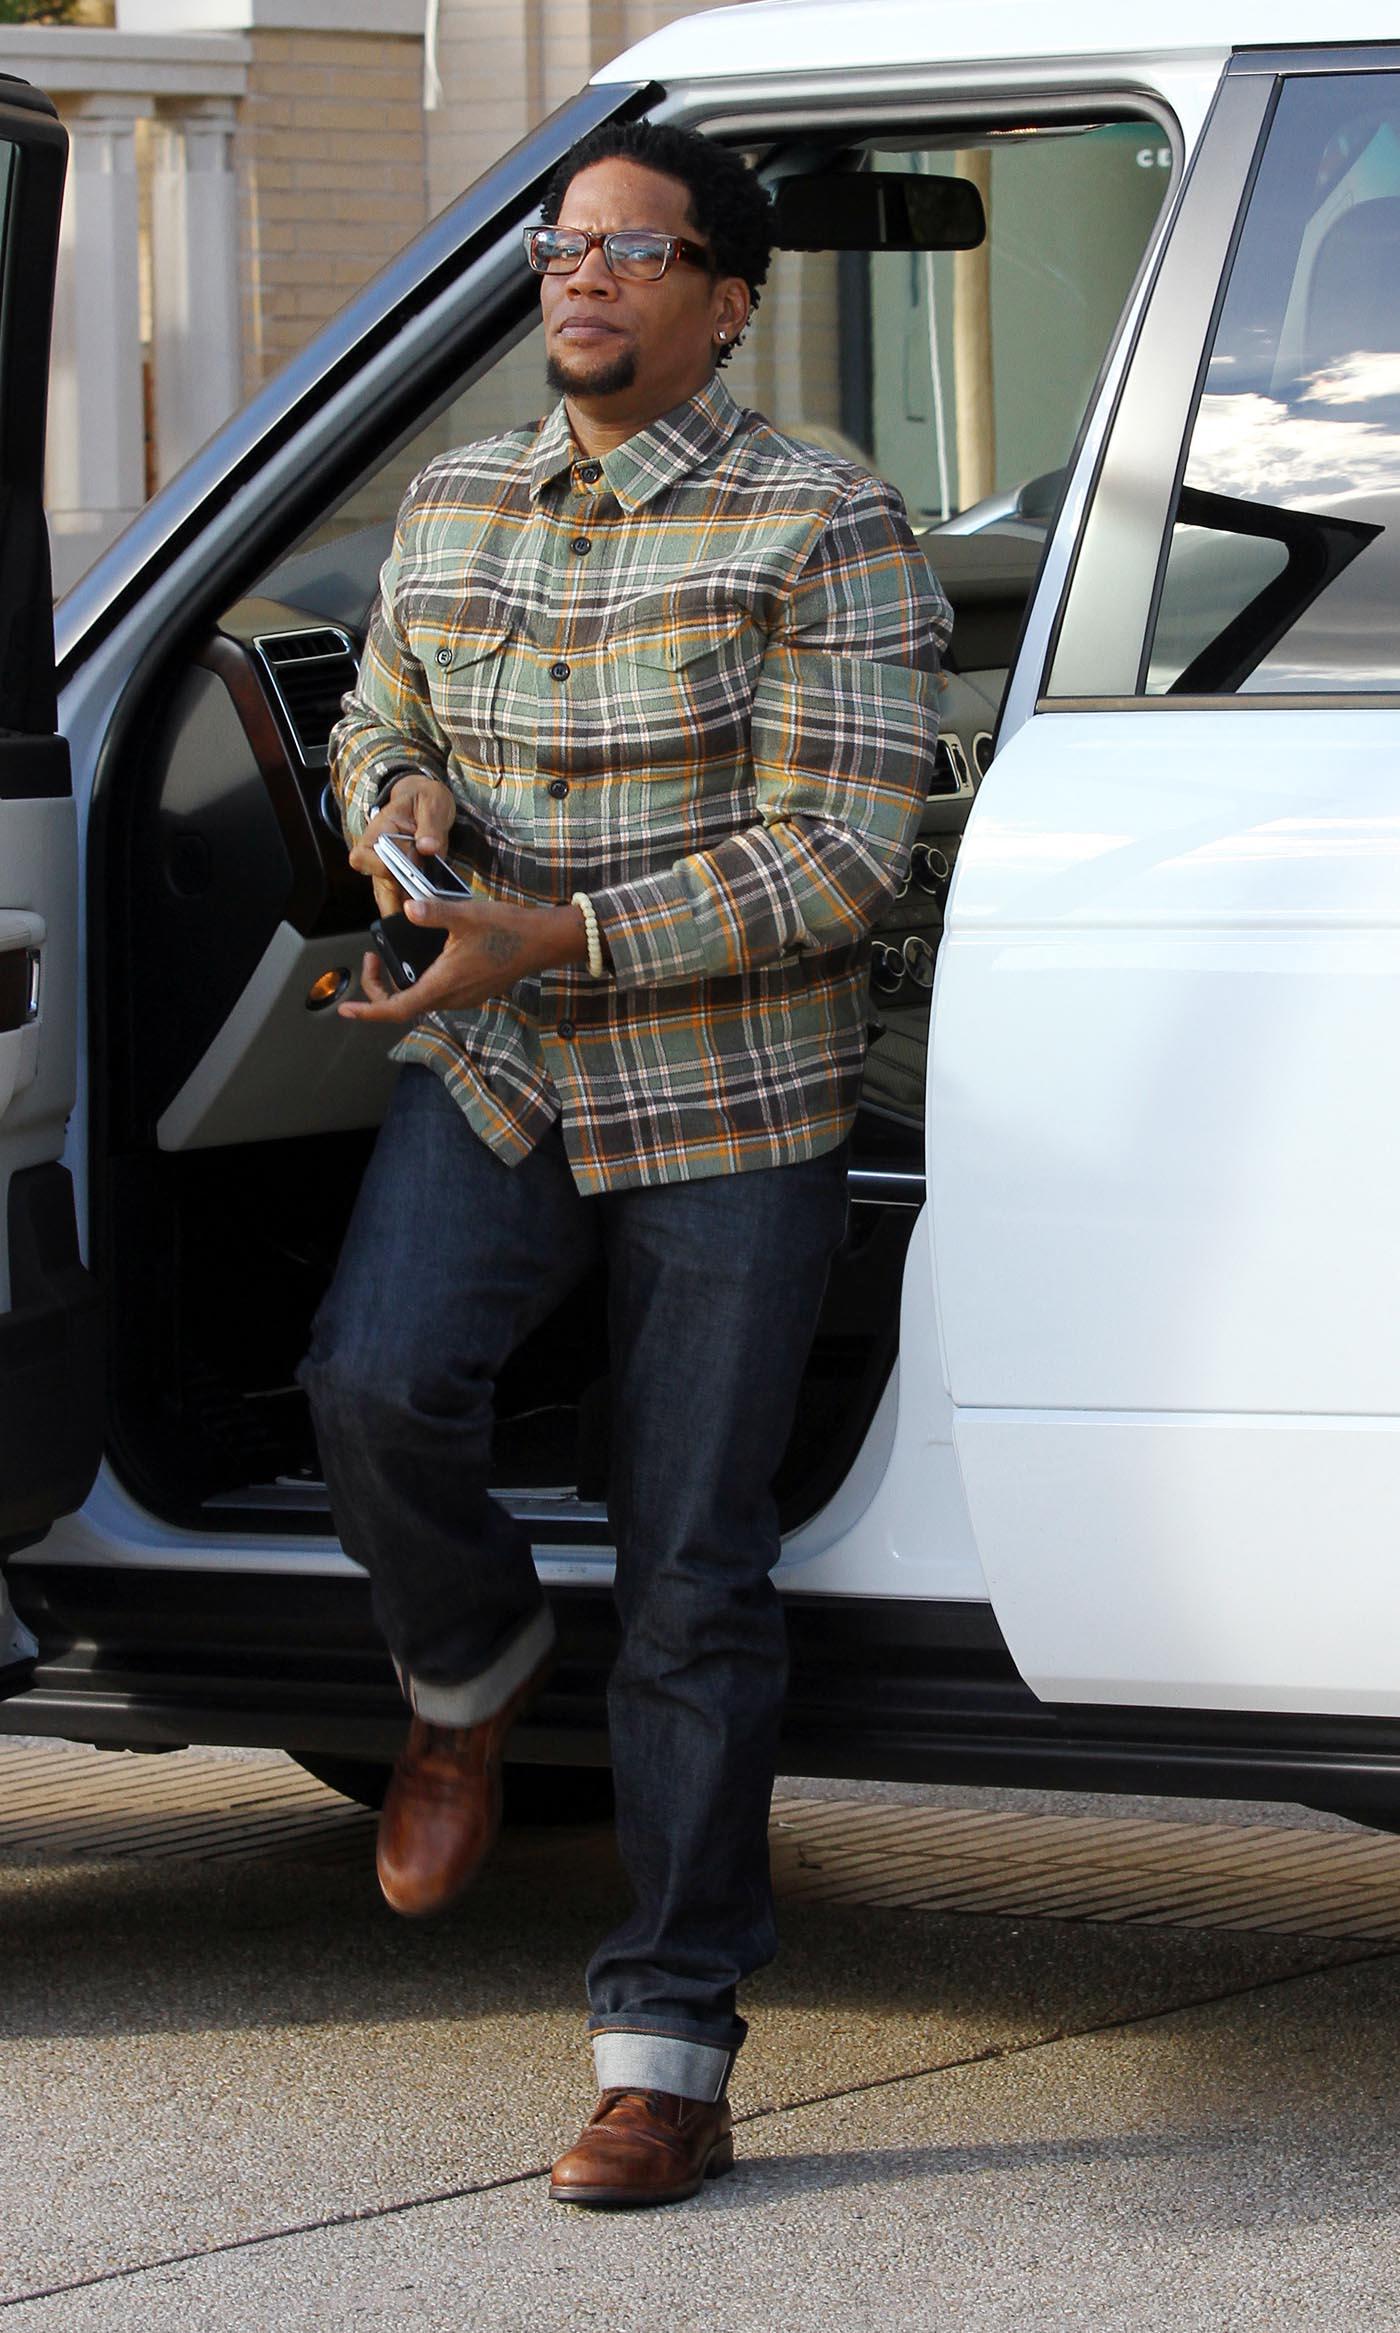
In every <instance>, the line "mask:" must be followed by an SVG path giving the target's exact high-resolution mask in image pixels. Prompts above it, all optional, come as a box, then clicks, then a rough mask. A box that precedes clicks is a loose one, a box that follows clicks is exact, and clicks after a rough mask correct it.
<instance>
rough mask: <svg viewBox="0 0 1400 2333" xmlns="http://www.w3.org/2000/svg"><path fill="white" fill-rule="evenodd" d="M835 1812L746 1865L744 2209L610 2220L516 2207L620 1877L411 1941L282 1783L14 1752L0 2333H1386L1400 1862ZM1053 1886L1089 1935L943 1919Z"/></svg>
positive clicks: (1069, 1816)
mask: <svg viewBox="0 0 1400 2333" xmlns="http://www.w3.org/2000/svg"><path fill="white" fill-rule="evenodd" d="M833 1787H834V1788H835V1787H836V1786H833ZM832 1795H833V1793H832V1791H830V1790H829V1791H826V1792H825V1793H812V1794H808V1795H807V1796H805V1797H804V1798H803V1799H801V1800H797V1799H794V1800H792V1803H790V1804H789V1806H788V1807H787V1809H786V1812H785V1814H784V1825H785V1828H784V1830H783V1831H782V1832H780V1833H778V1834H777V1842H778V1867H779V1870H780V1873H781V1874H782V1878H783V1886H784V1889H785V1892H786V1895H787V1899H788V1900H787V1902H786V1905H785V1909H784V1918H783V1929H784V1937H785V1948H784V1953H783V1957H782V1959H781V1960H780V1962H779V1964H778V1965H777V1967H776V1968H775V1969H773V1970H772V1971H770V1972H769V1973H768V1974H767V1975H766V1976H765V1977H763V1978H762V1979H761V1980H760V1981H758V1982H757V1983H755V1985H754V1986H753V1987H752V1989H751V1993H750V1996H749V2000H748V2002H747V2004H746V2006H747V2007H748V2009H749V2013H750V2016H751V2018H752V2022H753V2033H752V2038H751V2041H750V2045H749V2048H748V2050H747V2051H746V2053H745V2056H744V2059H743V2061H742V2065H741V2069H740V2072H739V2075H738V2076H737V2078H736V2082H735V2103H736V2108H737V2112H738V2115H739V2118H740V2121H741V2125H742V2127H741V2130H740V2133H739V2150H740V2161H739V2166H738V2168H737V2170H736V2171H735V2173H734V2175H733V2176H732V2177H730V2178H726V2179H722V2180H719V2181H716V2182H715V2183H713V2184H712V2185H711V2186H710V2187H708V2188H707V2189H706V2190H705V2192H704V2193H703V2194H702V2195H701V2196H699V2197H697V2198H696V2200H695V2201H694V2202H693V2203H691V2204H687V2205H682V2206H679V2207H675V2208H672V2209H670V2210H668V2211H665V2212H658V2213H650V2214H646V2215H640V2216H635V2217H633V2216H627V2215H605V2214H586V2213H581V2212H575V2211H569V2210H565V2209H562V2208H560V2207H559V2206H554V2205H551V2204H550V2203H549V2202H548V2201H547V2197H546V2192H545V2178H546V2172H547V2167H548V2164H549V2162H550V2160H551V2157H552V2155H553V2154H554V2153H555V2152H557V2151H558V2149H559V2148H560V2146H562V2145H563V2144H564V2143H565V2142H566V2141H567V2140H568V2139H569V2138H571V2137H572V2136H573V2134H574V2131H575V2129H576V2128H577V2126H578V2124H579V2123H580V2122H581V2120H582V2119H583V2117H584V2115H585V2113H586V2112H587V2110H588V2106H589V2103H590V2076H589V2066H588V2060H587V2055H586V2051H585V2048H584V2045H583V2042H582V2030H581V2014H580V1997H579V1993H580V1988H579V1972H580V1970H581V1968H582V1966H583V1963H584V1960H585V1958H586V1956H587V1952H588V1950H589V1948H590V1946H591V1944H592V1942H593V1940H594V1939H595V1938H596V1936H597V1935H598V1933H599V1932H600V1930H601V1929H602V1927H603V1926H604V1925H605V1924H606V1923H607V1922H608V1921H609V1920H611V1919H612V1918H613V1917H614V1915H615V1913H616V1911H617V1908H618V1905H619V1901H620V1885H619V1878H618V1874H617V1870H616V1866H615V1863H614V1860H613V1856H612V1851H611V1843H610V1840H609V1838H608V1836H607V1834H606V1832H603V1831H597V1830H586V1831H585V1830H568V1831H564V1830H561V1831H555V1832H547V1831H537V1832H531V1833H519V1834H515V1835H513V1836H510V1837H509V1838H508V1839H507V1840H506V1842H505V1843H504V1845H503V1847H502V1850H501V1853H500V1855H499V1858H498V1860H497V1862H496V1864H495V1865H494V1867H493V1868H492V1870H491V1872H490V1874H489V1876H488V1877H487V1878H486V1879H485V1880H484V1881H483V1882H482V1884H481V1885H480V1886H479V1888H478V1889H477V1891H476V1892H475V1894H474V1895H473V1896H472V1897H471V1898H470V1899H469V1900H468V1901H467V1902H466V1903H464V1904H463V1905H462V1906H461V1907H460V1908H459V1910H458V1911H457V1912H456V1913H454V1914H452V1915H450V1916H448V1917H447V1918H445V1919H443V1920H442V1921H439V1922H437V1923H434V1924H431V1925H427V1926H423V1927H414V1926H410V1925H407V1924H405V1923H402V1922H400V1921H397V1920H395V1919H394V1918H393V1917H392V1916H391V1915H390V1914H389V1913H388V1912H387V1911H386V1910H385V1909H384V1908H383V1907H382V1906H381V1904H380V1902H379V1900H378V1898H377V1895H376V1892H375V1890H374V1887H373V1884H372V1879H371V1875H370V1871H369V1867H368V1859H367V1847H368V1832H369V1822H368V1818H366V1817H363V1816H361V1815H359V1814H358V1813H356V1812H355V1811H354V1810H352V1809H350V1808H349V1807H348V1806H347V1805H346V1804H345V1802H343V1801H340V1800H337V1799H336V1798H334V1797H333V1796H332V1795H331V1794H330V1793H323V1792H321V1791H320V1790H319V1787H318V1786H314V1785H312V1784H311V1783H310V1782H309V1781H308V1780H306V1779H305V1778H304V1777H302V1776H300V1775H299V1773H298V1772H297V1770H296V1769H294V1768H292V1767H291V1766H289V1765H288V1764H286V1762H285V1761H280V1760H277V1759H273V1758H268V1757H252V1758H248V1757H245V1758H241V1759H239V1758H230V1757H229V1756H227V1755H226V1754H225V1755H219V1754H216V1753H207V1752H206V1753H199V1752H189V1753H186V1754H184V1755H182V1756H181V1757H179V1758H166V1759H160V1760H149V1759H143V1760H135V1759H126V1760H117V1759H111V1758H100V1757H98V1756H97V1754H96V1753H89V1752H83V1751H79V1750H75V1749H66V1748H60V1747H58V1746H52V1745H50V1746H43V1745H35V1746H31V1745H24V1744H19V1743H6V1744H4V1745H2V1746H0V1954H3V1984H2V1985H0V2025H3V2030H4V2034H5V2050H4V2058H3V2066H4V2095H3V2109H2V2110H0V2111H2V2112H3V2124H4V2132H3V2149H2V2150H0V2183H3V2186H2V2188H0V2194H2V2197H3V2201H2V2202H0V2254H2V2256H3V2265H0V2328H8V2327H10V2326H13V2327H14V2328H16V2333H18V2329H19V2328H21V2327H32V2328H35V2329H36V2333H37V2329H39V2328H43V2329H45V2333H89V2329H93V2333H95V2329H96V2328H99V2327H101V2328H106V2327H115V2326H121V2327H132V2328H135V2327H141V2328H143V2329H145V2328H151V2329H152V2333H163V2329H164V2328H167V2327H168V2328H171V2329H172V2333H173V2329H175V2328H179V2333H196V2329H203V2328H206V2327H208V2328H220V2329H224V2328H244V2327H248V2328H261V2327H277V2328H279V2329H280V2328H287V2329H291V2328H302V2327H305V2328H313V2327H314V2328H317V2329H318V2333H320V2329H324V2328H331V2327H334V2328H340V2327H346V2328H349V2327H368V2328H375V2327H380V2326H384V2327H404V2328H418V2327H422V2328H448V2327H452V2328H458V2327H461V2328H471V2329H473V2333H475V2329H478V2328H480V2329H483V2333H485V2329H492V2333H494V2329H496V2328H500V2329H501V2333H527V2329H531V2333H533V2329H535V2328H540V2329H548V2333H554V2329H556V2328H557V2329H559V2333H564V2329H565V2328H568V2329H570V2333H575V2329H577V2333H593V2329H595V2328H596V2329H597V2333H603V2329H605V2328H606V2329H607V2333H613V2329H615V2328H619V2327H621V2328H629V2329H630V2328H632V2327H642V2326H646V2327H651V2326H652V2325H665V2326H668V2327H676V2328H685V2329H688V2328H692V2327H693V2328H696V2329H698V2328H701V2327H704V2328H706V2329H707V2333H709V2329H710V2328H714V2327H723V2328H730V2327H734V2328H741V2327H743V2328H747V2327H753V2328H757V2329H761V2333H832V2329H833V2328H835V2327H838V2326H839V2327H841V2328H851V2327H854V2328H859V2329H864V2328H867V2327H869V2328H886V2327H888V2328H901V2329H902V2328H905V2327H909V2328H914V2327H918V2328H942V2327H948V2328H957V2329H959V2333H961V2329H962V2328H964V2327H974V2328H980V2327H987V2328H1001V2327H1007V2328H1010V2327H1013V2326H1014V2327H1016V2328H1019V2329H1024V2328H1026V2327H1045V2328H1054V2329H1056V2333H1058V2329H1060V2328H1071V2327H1079V2326H1092V2327H1113V2326H1122V2327H1138V2326H1141V2327H1148V2326H1151V2327H1153V2328H1157V2327H1177V2326H1180V2327H1186V2326H1202V2327H1210V2328H1212V2329H1219V2328H1221V2327H1230V2328H1236V2327H1254V2326H1259V2327H1264V2326H1268V2327H1277V2326H1283V2327H1299V2328H1304V2327H1307V2328H1311V2327H1316V2328H1318V2329H1319V2333H1321V2329H1323V2328H1325V2329H1326V2333H1336V2329H1337V2328H1339V2327H1341V2326H1343V2325H1346V2326H1348V2327H1376V2328H1382V2327H1384V2328H1386V2329H1387V2333H1394V2328H1395V2327H1396V2326H1397V2325H1400V2243H1398V2242H1397V2239H1400V2204H1398V2203H1397V2178H1396V2167H1395V2158H1396V2137H1397V2122H1398V2121H1400V2110H1398V2109H1397V2105H1396V2071H1397V2054H1398V2053H1397V2042H1400V1843H1397V1844H1396V1845H1394V1846H1392V1845H1390V1844H1389V1843H1387V1842H1383V1841H1378V1840H1373V1839H1372V1838H1371V1837H1370V1835H1368V1834H1361V1833H1355V1832H1352V1831H1351V1830H1350V1828H1349V1827H1348V1826H1343V1825H1338V1824H1329V1823H1326V1822H1325V1821H1323V1820H1321V1819H1320V1818H1307V1817H1298V1816H1295V1815H1291V1814H1289V1813H1288V1812H1287V1811H1286V1810H1244V1811H1243V1812H1242V1813H1241V1814H1240V1815H1239V1816H1235V1815H1230V1816H1229V1817H1228V1819H1227V1821H1226V1822H1223V1823H1222V1820H1221V1816H1220V1810H1212V1809H1204V1808H1201V1809H1188V1810H1182V1809H1179V1808H1172V1807H1157V1806H1153V1807H1150V1808H1146V1809H1144V1808H1142V1807H1140V1806H1139V1807H1135V1808H1129V1807H1124V1808H1121V1809H1119V1808H1113V1807H1111V1806H1105V1805H1104V1804H1103V1803H1102V1802H1095V1803H1092V1804H1091V1803H1090V1802H1083V1801H1081V1802H1069V1801H1048V1800H1047V1801H1015V1800H1000V1799H995V1798H993V1797H991V1796H990V1795H989V1794H984V1795H982V1796H977V1795H976V1794H969V1793H963V1794H953V1793H921V1794H911V1793H879V1792H866V1793H863V1794H861V1798H862V1803H859V1804H852V1805H843V1806H833V1805H831V1804H829V1803H821V1804H815V1805H814V1804H813V1800H814V1799H817V1800H822V1799H825V1800H827V1801H829V1800H830V1799H831V1797H832ZM837 1795H840V1793H839V1789H837ZM911 1799H912V1800H913V1801H914V1802H915V1803H913V1804H908V1803H904V1802H907V1801H909V1800H911ZM1183 1813H1184V1815H1185V1818H1186V1819H1185V1821H1183ZM1115 1822H1118V1823H1120V1824H1121V1825H1122V1828H1121V1830H1119V1831H1117V1832H1114V1831H1112V1830H1111V1828H1110V1826H1111V1825H1112V1824H1113V1823H1115ZM1047 1823H1048V1824H1049V1826H1050V1828H1049V1829H1047V1828H1046V1825H1047ZM921 1826H922V1828H921ZM1076 1826H1078V1827H1077V1828H1076ZM1105 1841H1106V1842H1107V1850H1112V1849H1113V1848H1114V1847H1115V1846H1117V1847H1119V1848H1120V1849H1121V1852H1120V1853H1119V1854H1118V1855H1117V1856H1113V1855H1111V1854H1109V1857H1108V1861H1109V1862H1110V1863H1111V1864H1112V1867H1113V1869H1114V1870H1115V1871H1116V1872H1118V1873H1119V1874H1120V1875H1121V1874H1123V1873H1127V1874H1128V1877H1127V1878H1126V1879H1125V1880H1124V1882H1123V1886H1124V1890H1125V1892H1126V1896H1127V1898H1128V1900H1127V1901H1126V1902H1119V1903H1118V1904H1117V1905H1116V1906H1114V1905H1109V1906H1108V1908H1107V1909H1105V1899H1104V1896H1103V1883H1102V1879H1101V1877H1100V1878H1095V1877H1094V1873H1095V1872H1096V1871H1097V1872H1099V1873H1102V1870H1103V1869H1104V1868H1106V1867H1107V1866H1106V1863H1105V1855H1106V1848H1105ZM960 1857H961V1859H962V1860H961V1862H960V1861H959V1858H960ZM1076 1858H1077V1860H1076ZM1096 1858H1097V1861H1096ZM1201 1873H1205V1874H1209V1875H1213V1876H1209V1877H1208V1878H1207V1879H1206V1880H1205V1881H1202V1879H1201V1877H1200V1876H1199V1875H1200V1874H1201ZM1271 1873H1272V1874H1273V1877H1272V1878H1271V1876H1270V1874H1271ZM969 1874H971V1876H970V1877H969ZM1144 1874H1145V1875H1147V1876H1146V1877H1144ZM1154 1874H1155V1875H1156V1876H1155V1878H1154V1876H1153V1875H1154ZM862 1875H863V1876H862ZM1163 1875H1165V1876H1163ZM1280 1875H1281V1876H1280ZM1300 1875H1301V1876H1300ZM994 1882H997V1883H999V1885H994V1884H993V1883H994ZM1037 1887H1038V1888H1039V1889H1040V1891H1041V1894H1042V1896H1043V1897H1044V1898H1046V1899H1047V1900H1050V1901H1052V1902H1054V1903H1057V1904H1059V1905H1060V1906H1061V1908H1063V1904H1064V1901H1065V1898H1066V1891H1067V1890H1068V1894H1069V1896H1070V1898H1071V1899H1072V1898H1073V1897H1074V1894H1075V1890H1076V1888H1077V1889H1078V1891H1079V1895H1080V1897H1081V1898H1082V1899H1083V1902H1084V1903H1086V1904H1088V1905H1089V1906H1090V1909H1089V1911H1088V1912H1087V1914H1086V1913H1085V1912H1083V1910H1081V1914H1080V1916H1079V1917H1076V1918H1074V1919H1066V1918H1063V1917H1055V1918H1047V1917H1043V1916H1039V1915H1038V1914H1037V1913H1036V1912H1035V1911H1034V1910H1031V1911H1029V1912H1028V1911H1026V1910H1024V1909H1023V1910H1019V1911H1017V1912H1016V1913H1014V1914H1012V1913H1008V1912H1006V1911H1005V1910H1002V1911H997V1910H992V1911H987V1910H985V1909H984V1910H979V1911H967V1910H963V1911H948V1910H942V1909H938V1908H936V1905H937V1903H938V1902H939V1901H940V1900H942V1899H941V1898H940V1896H939V1890H940V1888H942V1889H944V1890H951V1891H952V1892H953V1893H955V1894H956V1892H957V1891H958V1890H959V1889H960V1890H961V1891H962V1895H963V1897H966V1895H967V1894H968V1892H969V1890H971V1891H972V1893H973V1894H974V1895H976V1896H978V1897H979V1898H980V1900H985V1899H986V1898H987V1896H988V1893H989V1892H990V1894H991V1896H992V1899H993V1901H1008V1900H1009V1901H1015V1902H1019V1903H1022V1904H1025V1903H1028V1902H1030V1901H1031V1900H1032V1899H1033V1897H1034V1894H1035V1891H1036V1889H1037ZM1271 1889H1272V1891H1273V1892H1272V1894H1270V1890H1271ZM1096 1890H1097V1891H1098V1892H1097V1893H1096V1892H1095V1891H1096ZM1154 1890H1155V1892H1154ZM1086 1891H1087V1892H1086ZM1173 1891H1175V1892H1174V1893H1173ZM911 1896H913V1897H922V1899H924V1900H922V1901H920V1902H919V1904H918V1906H917V1908H915V1907H914V1906H912V1905H911V1903H910V1901H909V1900H908V1899H909V1898H910V1897H911ZM896 1898H899V1899H902V1900H894V1899H896ZM930 1898H931V1899H932V1902H930V1901H929V1900H928V1899H930ZM858 1899H861V1900H858ZM1242 1903H1243V1904H1244V1906H1245V1909H1244V1911H1243V1912H1241V1910H1240V1909H1239V1908H1238V1907H1239V1906H1240V1905H1241V1904H1242ZM1095 1905H1097V1907H1098V1908H1097V1909H1093V1908H1092V1907H1093V1906H1095ZM1299 1907H1301V1909H1300V1908H1299ZM1338 1907H1342V1908H1341V1909H1340V1910H1339V1909H1338ZM1280 1915H1281V1916H1282V1919H1283V1923H1284V1926H1285V1928H1287V1927H1288V1926H1289V1925H1290V1924H1291V1925H1292V1927H1294V1928H1295V1929H1296V1928H1297V1927H1299V1926H1300V1925H1301V1924H1302V1923H1303V1921H1304V1919H1305V1918H1306V1919H1307V1920H1309V1921H1311V1922H1312V1924H1313V1928H1314V1931H1315V1930H1316V1929H1317V1927H1319V1926H1325V1925H1328V1923H1329V1915H1330V1928H1331V1932H1330V1933H1328V1934H1326V1935H1322V1934H1318V1933H1316V1932H1313V1933H1270V1932H1267V1931H1268V1929H1269V1928H1270V1927H1271V1926H1272V1927H1274V1928H1277V1926H1278V1919H1279V1916H1280ZM1222 1916H1223V1917H1224V1918H1227V1919H1230V1918H1233V1919H1239V1918H1242V1917H1247V1918H1249V1919H1250V1920H1251V1921H1253V1922H1254V1926H1253V1928H1252V1929H1251V1930H1249V1931H1244V1930H1241V1929H1239V1928H1237V1927H1235V1928H1232V1927H1229V1926H1225V1925H1220V1924H1218V1922H1219V1921H1220V1919H1221V1918H1222ZM1183 1919H1189V1920H1191V1921H1192V1922H1193V1924H1192V1925H1181V1924H1179V1923H1180V1922H1181V1921H1182V1920H1183ZM1198 1920H1204V1921H1205V1922H1206V1923H1207V1924H1206V1925H1196V1924H1194V1923H1195V1922H1196V1921H1198ZM1342 1930H1348V1931H1350V1932H1349V1933H1345V1934H1344V1933H1342V1932H1341V1931H1342Z"/></svg>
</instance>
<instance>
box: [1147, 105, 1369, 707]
mask: <svg viewBox="0 0 1400 2333" xmlns="http://www.w3.org/2000/svg"><path fill="white" fill-rule="evenodd" d="M1146 687H1147V691H1148V693H1149V694H1157V693H1167V692H1171V693H1178V694H1186V695H1201V694H1206V695H1210V694H1220V693H1237V692H1239V693H1254V692H1268V693H1278V692H1306V693H1313V692H1316V693H1323V694H1332V693H1336V692H1341V691H1347V692H1351V691H1363V690H1370V691H1392V690H1395V689H1397V688H1400V76H1394V75H1390V74H1376V73H1357V74H1346V75H1338V76H1335V77H1325V76H1319V77H1316V78H1312V77H1309V78H1306V79H1298V80H1293V81H1289V82H1287V83H1285V85H1284V88H1283V91H1282V93H1281V96H1280V100H1279V105H1278V109H1277V112H1276V113H1275V116H1274V120H1273V124H1272V126H1271V128H1270V131H1269V137H1268V143H1267V146H1266V148H1265V152H1264V156H1263V160H1262V163H1261V166H1260V170H1259V174H1258V177H1257V179H1256V181H1255V186H1254V191H1253V194H1252V196H1251V198H1250V203H1249V209H1248V213H1247V216H1246V219H1245V223H1244V228H1243V232H1242V234H1241V237H1240V242H1239V245H1238V248H1237V251H1236V255H1235V259H1234V264H1233V266H1232V268H1231V271H1230V277H1229V283H1228V287H1227V290H1226V295H1225V300H1224V303H1223V306H1222V310H1221V314H1220V318H1219V322H1218V325H1217V328H1216V332H1215V337H1214V341H1213V344H1212V347H1211V351H1210V358H1209V363H1208V365H1207V368H1206V374H1205V380H1204V385H1203V388H1202V391H1201V394H1200V396H1199V398H1198V401H1197V405H1196V409H1195V412H1194V415H1193V418H1192V426H1191V433H1190V438H1189V444H1188V452H1187V459H1186V465H1185V470H1184V474H1183V479H1182V484H1181V487H1180V489H1179V492H1178V495H1177V499H1176V504H1175V509H1174V514H1173V522H1172V527H1171V532H1170V536H1169V540H1168V544H1167V556H1166V563H1165V571H1164V574H1163V579H1162V589H1161V596H1160V604H1159V609H1158V615H1157V622H1156V626H1155V632H1154V636H1153V640H1152V646H1151V653H1150V657H1149V660H1148V667H1147V673H1146Z"/></svg>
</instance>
